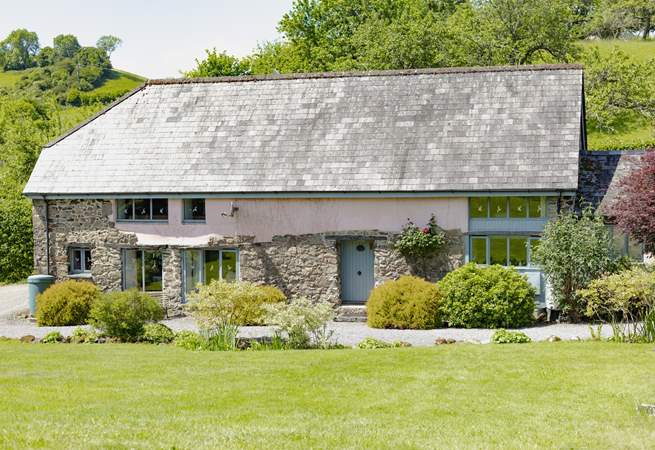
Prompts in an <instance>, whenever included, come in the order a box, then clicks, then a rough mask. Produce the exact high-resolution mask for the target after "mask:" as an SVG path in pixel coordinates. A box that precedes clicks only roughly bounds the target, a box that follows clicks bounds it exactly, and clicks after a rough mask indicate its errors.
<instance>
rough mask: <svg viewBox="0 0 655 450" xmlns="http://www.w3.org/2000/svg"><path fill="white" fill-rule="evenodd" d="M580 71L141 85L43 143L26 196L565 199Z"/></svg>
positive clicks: (579, 105) (576, 144)
mask: <svg viewBox="0 0 655 450" xmlns="http://www.w3.org/2000/svg"><path fill="white" fill-rule="evenodd" d="M582 76H583V75H582V68H581V67H580V66H573V65H558V66H522V67H494V68H473V69H471V68H468V69H462V68H457V69H429V70H412V71H386V72H385V71H382V72H364V73H356V72H353V73H330V74H301V75H286V76H283V75H278V76H267V77H241V78H214V79H196V80H188V79H185V80H152V81H148V82H146V84H145V85H144V86H142V87H141V88H139V89H137V90H136V91H134V92H132V93H131V94H130V95H128V96H126V98H124V99H122V100H121V101H119V102H117V103H116V104H114V105H112V106H111V107H109V108H108V109H106V110H105V111H103V112H101V113H100V114H98V115H97V116H96V117H94V118H93V119H91V120H90V121H88V122H87V123H86V124H83V125H82V126H79V127H77V128H76V129H74V130H72V131H71V132H69V133H68V134H67V135H65V136H63V137H62V138H60V139H58V140H56V141H54V142H52V143H50V144H49V145H47V146H46V148H44V150H43V152H42V153H41V156H40V158H39V160H38V162H37V164H36V167H35V169H34V171H33V173H32V176H31V178H30V180H29V182H28V184H27V186H26V188H25V194H27V195H45V194H49V195H56V194H58V195H68V196H72V197H74V196H76V195H92V194H98V195H108V194H152V195H154V194H191V193H205V194H211V193H214V194H217V193H235V194H236V193H251V194H252V193H255V194H256V193H291V192H294V193H331V192H339V193H345V192H347V193H353V192H354V193H362V192H382V193H384V192H401V193H402V192H435V193H438V192H464V191H466V192H468V191H538V190H542V191H553V190H556V191H563V190H566V191H574V190H576V189H577V186H578V155H579V151H580V147H581V142H582V141H583V139H582V138H581V134H582V133H583V130H582V125H581V124H582V123H583V121H582V115H583V96H582V89H583V88H582Z"/></svg>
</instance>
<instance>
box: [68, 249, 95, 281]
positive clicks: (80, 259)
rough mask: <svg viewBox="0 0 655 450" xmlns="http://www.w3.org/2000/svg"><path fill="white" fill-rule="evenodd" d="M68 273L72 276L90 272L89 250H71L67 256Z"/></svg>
mask: <svg viewBox="0 0 655 450" xmlns="http://www.w3.org/2000/svg"><path fill="white" fill-rule="evenodd" d="M68 258H69V269H68V271H69V273H71V274H73V275H77V274H82V273H90V272H91V265H92V263H91V250H90V249H88V248H71V249H70V250H69V254H68Z"/></svg>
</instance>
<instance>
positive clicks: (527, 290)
mask: <svg viewBox="0 0 655 450" xmlns="http://www.w3.org/2000/svg"><path fill="white" fill-rule="evenodd" d="M438 287H439V291H440V292H441V310H442V311H443V317H444V319H445V321H446V322H448V325H449V326H451V327H464V328H502V327H506V328H518V327H523V326H526V325H529V324H530V323H531V322H532V321H533V320H534V309H535V304H534V297H535V290H534V287H532V285H531V284H530V283H529V282H528V281H527V279H526V278H525V277H524V276H522V275H521V274H519V273H518V272H517V271H516V270H514V269H513V268H506V267H501V266H490V267H480V266H477V265H476V264H473V263H470V264H467V265H465V266H463V267H460V268H459V269H457V270H455V271H453V272H450V273H449V274H448V275H446V276H445V277H444V278H443V279H442V280H441V281H440V282H439V283H438Z"/></svg>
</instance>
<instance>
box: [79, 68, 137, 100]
mask: <svg viewBox="0 0 655 450" xmlns="http://www.w3.org/2000/svg"><path fill="white" fill-rule="evenodd" d="M144 81H145V78H143V77H140V76H138V75H135V74H133V73H129V72H124V71H122V70H111V71H110V73H109V76H108V77H107V79H106V80H105V82H104V83H103V84H102V85H101V86H99V87H97V88H96V89H94V90H93V91H91V92H92V93H96V94H101V93H108V92H109V93H111V92H117V91H130V90H132V89H135V88H136V87H137V86H139V85H141V84H142V83H143V82H144Z"/></svg>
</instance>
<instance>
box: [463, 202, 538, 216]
mask: <svg viewBox="0 0 655 450" xmlns="http://www.w3.org/2000/svg"><path fill="white" fill-rule="evenodd" d="M544 205H545V197H471V198H470V199H469V217H470V218H472V219H508V218H509V219H527V218H530V219H539V218H542V217H545V206H544Z"/></svg>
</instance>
